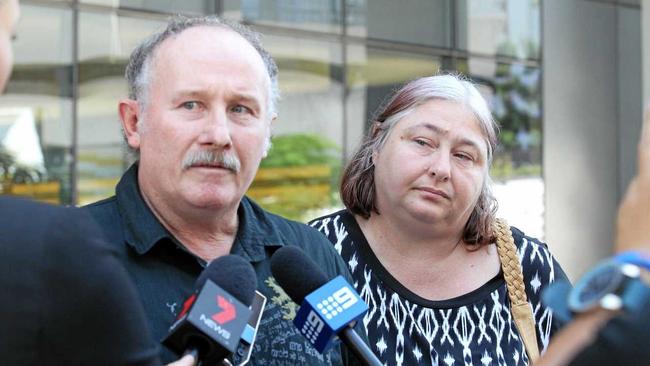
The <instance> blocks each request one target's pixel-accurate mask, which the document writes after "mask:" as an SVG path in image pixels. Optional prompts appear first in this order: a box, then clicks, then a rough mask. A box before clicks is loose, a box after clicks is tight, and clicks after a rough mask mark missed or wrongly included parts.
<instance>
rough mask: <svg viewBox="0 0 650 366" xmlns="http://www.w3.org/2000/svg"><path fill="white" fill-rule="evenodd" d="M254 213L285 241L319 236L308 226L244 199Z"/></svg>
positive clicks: (246, 198)
mask: <svg viewBox="0 0 650 366" xmlns="http://www.w3.org/2000/svg"><path fill="white" fill-rule="evenodd" d="M243 202H245V203H246V204H247V205H249V207H250V208H251V209H252V210H253V212H254V217H256V218H258V219H260V218H262V219H263V220H264V221H266V222H268V224H269V225H271V227H272V230H275V231H276V232H278V233H280V234H281V235H282V236H283V237H284V238H285V239H286V240H287V241H289V242H293V241H295V240H300V239H303V240H304V239H306V238H311V237H313V236H316V237H318V236H320V234H318V232H317V231H316V230H315V229H313V228H312V227H310V226H309V225H307V224H305V223H302V222H298V221H295V220H292V219H288V218H286V217H282V216H280V215H277V214H274V213H272V212H269V211H267V210H265V209H264V208H262V207H261V206H259V205H258V204H257V203H255V201H253V200H252V199H250V198H248V197H245V198H244V201H243Z"/></svg>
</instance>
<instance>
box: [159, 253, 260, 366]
mask: <svg viewBox="0 0 650 366" xmlns="http://www.w3.org/2000/svg"><path fill="white" fill-rule="evenodd" d="M256 287H257V277H256V275H255V271H254V270H253V267H252V266H251V264H250V263H248V262H247V261H246V260H244V259H243V258H241V257H238V256H236V255H227V256H223V257H219V258H217V259H215V260H214V261H212V262H211V263H210V264H209V265H208V267H207V268H206V269H205V270H204V271H203V272H202V273H201V275H200V276H199V278H198V279H197V280H196V284H195V287H194V288H195V291H194V293H193V294H192V295H191V296H190V297H189V298H188V299H187V300H186V301H185V303H184V304H183V309H182V310H181V313H180V314H179V315H178V318H177V319H176V321H175V322H174V324H172V326H171V327H170V329H169V334H168V335H167V337H165V339H164V340H163V344H164V345H165V346H167V347H169V348H170V349H171V350H173V351H175V352H177V353H178V354H179V355H180V354H187V353H189V354H192V355H193V356H194V357H195V359H196V361H197V362H198V361H203V362H204V363H205V364H209V365H212V364H218V363H219V362H223V361H224V360H225V359H226V357H228V356H229V355H231V354H232V353H233V352H235V350H236V348H237V346H238V344H239V340H240V338H241V335H242V333H243V332H244V329H245V327H246V323H247V322H248V320H249V318H250V315H251V310H250V309H249V306H250V305H251V303H252V302H253V298H254V295H255V288H256Z"/></svg>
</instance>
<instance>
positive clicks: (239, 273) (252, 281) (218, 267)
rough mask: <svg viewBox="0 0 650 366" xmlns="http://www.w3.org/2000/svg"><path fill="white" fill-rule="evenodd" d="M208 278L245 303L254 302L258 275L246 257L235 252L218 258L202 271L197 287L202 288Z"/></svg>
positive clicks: (248, 304) (247, 304)
mask: <svg viewBox="0 0 650 366" xmlns="http://www.w3.org/2000/svg"><path fill="white" fill-rule="evenodd" d="M208 279H210V280H211V281H212V282H214V283H215V284H216V285H217V286H219V287H221V288H222V289H223V290H225V291H226V292H228V293H229V294H231V295H232V296H234V297H235V298H236V299H237V300H239V301H241V302H242V303H243V304H244V305H246V306H250V305H251V303H252V302H253V298H254V297H255V289H256V288H257V275H256V274H255V270H254V269H253V266H252V265H251V264H250V263H249V262H248V261H246V260H245V259H244V258H242V257H240V256H237V255H233V254H230V255H225V256H223V257H219V258H216V259H215V260H213V261H212V262H210V264H209V265H208V266H207V267H206V268H205V269H204V270H203V272H201V274H200V275H199V277H198V278H197V280H196V283H195V289H200V288H202V287H203V285H204V284H205V281H207V280H208Z"/></svg>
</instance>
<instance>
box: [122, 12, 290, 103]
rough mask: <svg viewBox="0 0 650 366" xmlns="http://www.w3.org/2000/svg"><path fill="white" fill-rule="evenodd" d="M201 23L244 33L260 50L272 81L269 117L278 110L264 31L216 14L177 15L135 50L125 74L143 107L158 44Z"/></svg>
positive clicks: (273, 66) (131, 92)
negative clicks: (262, 40) (261, 32)
mask: <svg viewBox="0 0 650 366" xmlns="http://www.w3.org/2000/svg"><path fill="white" fill-rule="evenodd" d="M198 26H213V27H221V28H225V29H229V30H232V31H233V32H235V33H237V34H239V35H240V36H242V37H243V38H244V39H245V40H246V41H248V43H250V45H251V46H253V48H255V50H256V51H257V53H259V55H260V57H261V58H262V61H264V65H265V66H266V71H267V73H268V75H269V79H270V80H271V83H270V85H269V91H268V100H267V106H268V110H269V116H273V115H275V114H276V113H277V103H278V100H279V99H280V89H279V87H278V67H277V65H276V64H275V61H273V58H272V57H271V55H270V54H269V53H268V52H267V51H266V50H265V49H264V47H263V46H262V42H261V34H260V33H258V32H255V31H253V30H252V29H250V28H248V27H246V26H244V25H241V24H239V23H236V22H231V21H228V20H225V19H221V18H219V17H217V16H216V15H208V16H200V17H185V16H180V15H177V16H173V17H171V18H170V19H169V21H168V22H167V27H166V28H165V29H164V30H162V31H160V32H157V33H155V34H152V35H151V36H149V37H148V38H147V39H145V40H144V41H143V42H142V43H140V45H138V47H136V48H135V50H133V52H132V53H131V57H130V58H129V63H128V64H127V65H126V71H125V77H126V80H127V82H128V84H129V98H131V99H133V100H138V101H139V102H140V104H141V108H146V104H147V102H148V99H147V92H148V89H149V83H150V81H151V75H150V74H151V66H152V64H153V59H154V57H153V56H152V55H153V54H154V52H155V51H156V49H157V48H158V46H159V45H160V44H161V43H162V42H164V41H165V40H166V39H168V38H170V37H172V36H174V35H178V34H180V33H182V32H183V31H184V30H186V29H189V28H192V27H198Z"/></svg>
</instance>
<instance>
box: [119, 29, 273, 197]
mask: <svg viewBox="0 0 650 366" xmlns="http://www.w3.org/2000/svg"><path fill="white" fill-rule="evenodd" d="M153 56H154V59H153V60H154V62H153V63H152V65H151V70H150V71H151V74H150V76H149V80H150V83H149V88H148V92H146V101H145V103H146V107H145V110H144V112H143V114H142V115H141V116H140V123H139V127H138V129H137V130H138V132H137V134H136V135H134V136H131V137H129V138H128V141H129V144H130V145H131V146H132V147H133V148H136V149H139V150H140V164H139V173H138V178H139V183H140V187H141V189H142V191H143V193H144V195H145V198H148V199H149V201H151V200H152V199H154V200H156V199H157V200H158V202H164V203H163V204H164V205H171V206H178V205H180V206H178V207H177V208H180V209H181V210H185V209H191V208H215V209H219V208H224V207H230V208H234V207H237V206H238V204H239V201H240V200H241V198H242V196H243V195H244V193H245V192H246V190H247V189H248V187H249V186H250V184H251V182H252V180H253V178H254V177H255V173H256V172H257V169H258V167H259V164H260V161H261V159H262V158H263V157H264V155H265V153H266V145H267V139H268V138H269V134H270V122H271V118H269V111H268V105H267V100H268V90H269V83H270V80H269V76H268V73H267V72H266V68H265V66H264V63H263V61H262V58H261V57H260V56H259V54H258V53H257V51H255V49H254V48H253V47H252V46H251V45H250V44H249V43H248V42H247V41H246V40H244V39H243V38H242V37H241V36H240V35H238V34H236V33H234V32H233V31H230V30H227V29H223V28H217V27H211V26H199V27H194V28H190V29H187V30H185V31H183V32H182V33H181V34H179V35H177V36H175V37H172V38H169V39H167V40H165V41H164V42H163V43H162V44H161V45H160V46H159V47H158V49H157V50H156V51H155V54H154V55H153ZM220 158H221V159H220Z"/></svg>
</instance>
